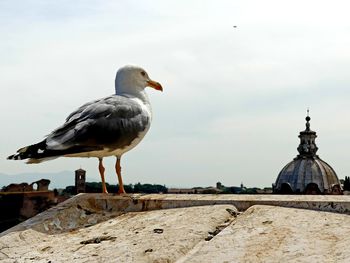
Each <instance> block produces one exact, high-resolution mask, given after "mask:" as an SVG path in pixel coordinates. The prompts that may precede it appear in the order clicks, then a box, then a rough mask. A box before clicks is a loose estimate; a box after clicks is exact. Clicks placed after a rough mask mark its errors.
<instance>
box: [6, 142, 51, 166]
mask: <svg viewBox="0 0 350 263" xmlns="http://www.w3.org/2000/svg"><path fill="white" fill-rule="evenodd" d="M45 150H46V140H43V141H41V142H39V143H36V144H33V145H29V146H26V147H23V148H21V149H19V150H17V153H15V154H12V155H10V156H8V157H7V159H8V160H25V159H29V160H28V163H39V162H40V159H42V158H45V157H46V154H45Z"/></svg>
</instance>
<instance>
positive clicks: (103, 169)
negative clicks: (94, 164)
mask: <svg viewBox="0 0 350 263" xmlns="http://www.w3.org/2000/svg"><path fill="white" fill-rule="evenodd" d="M98 161H99V163H98V170H99V171H100V175H101V181H102V193H104V194H108V192H107V187H106V182H105V168H104V167H103V163H102V158H98Z"/></svg>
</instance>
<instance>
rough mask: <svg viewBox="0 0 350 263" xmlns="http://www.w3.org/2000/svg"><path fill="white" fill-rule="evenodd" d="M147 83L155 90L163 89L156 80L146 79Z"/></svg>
mask: <svg viewBox="0 0 350 263" xmlns="http://www.w3.org/2000/svg"><path fill="white" fill-rule="evenodd" d="M147 84H148V86H149V87H151V88H154V89H156V90H160V91H163V87H162V85H160V83H159V82H156V81H153V80H149V81H147Z"/></svg>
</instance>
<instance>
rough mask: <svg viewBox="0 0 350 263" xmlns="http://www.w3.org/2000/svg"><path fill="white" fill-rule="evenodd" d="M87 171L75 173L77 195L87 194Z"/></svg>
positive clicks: (81, 170)
mask: <svg viewBox="0 0 350 263" xmlns="http://www.w3.org/2000/svg"><path fill="white" fill-rule="evenodd" d="M85 183H86V171H85V170H83V169H81V168H80V169H78V170H76V171H75V189H76V192H77V194H79V193H85V185H86V184H85Z"/></svg>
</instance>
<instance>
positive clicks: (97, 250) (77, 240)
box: [0, 205, 236, 263]
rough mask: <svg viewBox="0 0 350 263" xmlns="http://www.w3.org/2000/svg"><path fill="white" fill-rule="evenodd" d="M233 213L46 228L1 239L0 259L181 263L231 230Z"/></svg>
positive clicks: (224, 209)
mask: <svg viewBox="0 0 350 263" xmlns="http://www.w3.org/2000/svg"><path fill="white" fill-rule="evenodd" d="M67 211H68V213H71V212H72V210H71V209H67ZM232 211H236V209H235V207H234V206H232V205H213V206H201V207H188V208H174V209H165V210H155V211H147V212H129V213H126V214H122V215H119V216H116V217H115V218H112V219H108V220H106V221H103V222H100V223H97V224H95V225H92V226H89V227H86V226H85V225H83V227H82V228H80V229H76V230H71V231H62V233H57V231H55V232H54V233H47V232H46V230H45V229H44V230H42V231H39V230H40V229H41V228H36V229H30V228H29V229H25V230H20V231H13V232H10V233H8V234H6V235H4V236H2V237H1V238H0V259H1V262H4V263H5V262H43V263H44V262H45V263H47V262H49V261H51V262H52V263H54V262H175V261H176V260H177V259H179V258H181V257H183V256H184V255H186V254H187V253H188V252H189V251H190V250H191V249H192V248H193V247H194V246H195V245H197V244H198V243H201V242H203V243H206V242H207V241H205V239H206V238H207V237H208V235H209V232H211V233H213V232H215V231H217V229H224V228H225V227H227V225H228V224H229V223H230V222H232V220H234V218H235V217H234V216H233V215H232ZM61 215H63V214H61ZM67 216H68V215H67ZM73 218H75V217H74V216H73Z"/></svg>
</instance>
